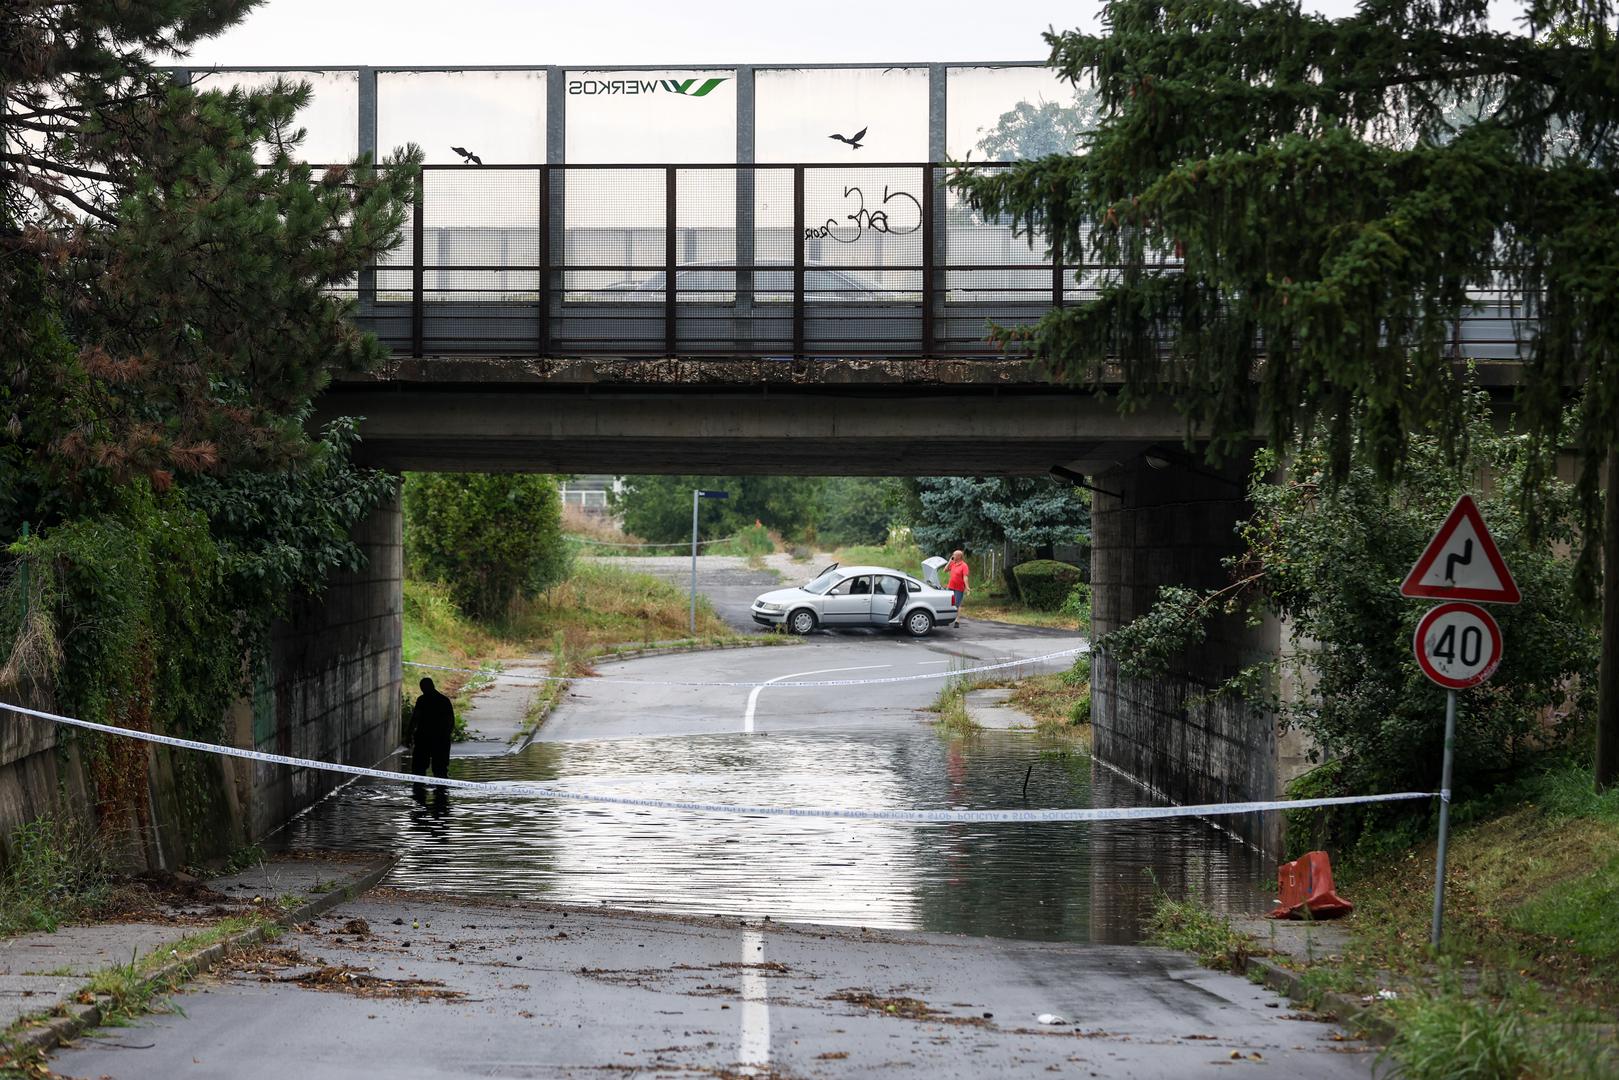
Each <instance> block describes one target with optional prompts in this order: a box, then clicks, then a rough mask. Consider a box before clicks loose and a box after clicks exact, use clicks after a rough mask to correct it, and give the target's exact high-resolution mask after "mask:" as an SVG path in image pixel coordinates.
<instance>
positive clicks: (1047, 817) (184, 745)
mask: <svg viewBox="0 0 1619 1080" xmlns="http://www.w3.org/2000/svg"><path fill="white" fill-rule="evenodd" d="M0 710H6V711H10V712H13V713H16V714H18V715H21V716H31V717H33V718H35V719H37V720H47V721H49V722H51V723H54V724H65V725H67V726H69V727H76V728H82V729H84V730H86V731H99V732H101V733H103V734H106V735H119V736H123V737H125V738H130V739H139V740H141V741H143V742H149V743H156V744H157V745H159V746H172V747H176V748H178V749H181V750H196V751H200V752H202V753H206V754H219V755H221V756H224V757H233V758H241V759H243V760H246V761H262V762H265V763H268V764H272V765H287V766H291V767H293V768H299V769H319V770H322V771H324V772H334V773H343V774H345V775H348V776H364V777H369V778H370V779H373V780H385V781H389V782H391V783H398V784H422V783H432V784H433V785H435V786H438V787H452V788H458V789H461V790H472V791H484V792H511V793H513V794H520V795H529V796H533V797H535V798H540V799H552V800H556V801H559V802H587V803H605V804H607V805H610V806H629V807H636V808H640V809H646V810H681V811H686V812H689V813H697V814H734V815H737V816H740V817H783V818H823V819H831V820H840V821H893V822H904V823H908V824H959V825H983V824H1000V823H1018V822H1022V823H1029V822H1078V821H1144V820H1152V819H1157V818H1181V817H1223V816H1227V815H1231V814H1252V813H1263V812H1265V811H1272V810H1309V809H1313V808H1315V807H1321V806H1352V805H1356V804H1359V803H1377V802H1396V801H1401V800H1407V799H1429V798H1432V797H1433V794H1434V793H1433V792H1431V791H1402V792H1398V793H1395V794H1392V795H1349V796H1341V797H1338V798H1331V799H1275V800H1271V801H1267V802H1244V803H1206V804H1203V805H1199V806H1115V807H1084V808H1072V809H1050V810H862V809H857V808H853V807H819V806H747V805H741V804H737V803H710V802H695V801H689V800H683V799H650V798H641V797H639V796H634V795H608V794H603V793H601V792H595V791H577V790H572V789H569V788H567V787H562V786H558V785H556V784H549V783H541V782H538V781H527V780H490V781H477V780H441V779H432V780H429V779H428V778H426V777H422V776H417V775H415V774H413V773H401V772H390V771H388V770H386V769H370V768H366V767H364V766H361V765H342V764H338V763H337V762H333V761H314V760H311V759H309V758H300V757H290V756H288V755H286V754H269V753H265V752H264V751H262V750H247V749H243V748H242V747H238V746H220V745H218V744H216V743H206V742H198V741H197V740H195V739H181V738H177V737H175V736H173V735H159V734H156V733H154V732H150V731H134V730H131V729H129V728H121V727H114V726H112V725H110V724H98V723H95V722H94V721H90V720H78V719H75V718H73V717H70V716H60V715H58V714H56V713H50V712H43V711H41V710H38V709H29V708H24V707H23V706H21V705H11V704H8V703H6V702H0Z"/></svg>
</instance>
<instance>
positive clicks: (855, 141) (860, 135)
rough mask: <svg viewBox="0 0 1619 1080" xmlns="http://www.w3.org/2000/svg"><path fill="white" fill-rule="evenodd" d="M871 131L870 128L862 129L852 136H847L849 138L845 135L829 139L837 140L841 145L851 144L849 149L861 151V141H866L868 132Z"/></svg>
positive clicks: (831, 136)
mask: <svg viewBox="0 0 1619 1080" xmlns="http://www.w3.org/2000/svg"><path fill="white" fill-rule="evenodd" d="M869 130H870V129H869V128H861V129H860V130H859V131H857V132H855V133H854V134H853V135H850V136H847V137H845V136H843V135H828V136H827V138H829V139H836V140H838V142H840V143H848V144H849V149H851V150H858V149H860V140H861V139H864V138H865V137H866V132H867V131H869Z"/></svg>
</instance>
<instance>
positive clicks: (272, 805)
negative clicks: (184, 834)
mask: <svg viewBox="0 0 1619 1080" xmlns="http://www.w3.org/2000/svg"><path fill="white" fill-rule="evenodd" d="M355 539H356V540H357V541H358V542H359V544H360V546H361V548H362V550H363V551H364V552H365V556H366V566H365V567H364V568H363V569H361V570H359V571H357V572H355V573H352V574H339V575H337V576H336V577H334V578H333V579H332V580H331V581H330V582H329V583H328V585H327V587H326V591H325V592H324V593H323V594H322V595H321V596H320V597H319V598H318V599H315V600H311V601H305V602H304V603H302V604H300V605H299V606H297V607H296V608H295V609H294V610H293V611H292V612H291V613H290V614H289V616H288V617H287V618H286V619H284V620H282V621H280V622H278V623H276V624H275V626H274V627H273V628H272V630H271V634H270V657H269V670H268V672H267V673H266V672H261V673H259V678H258V680H256V686H255V694H254V700H253V703H252V708H251V709H250V710H249V712H250V721H251V725H252V731H251V743H252V745H253V746H254V747H255V748H256V749H259V750H265V751H268V752H270V753H275V754H290V755H292V756H294V757H306V758H313V759H316V760H321V761H337V762H343V763H347V764H353V765H375V764H376V763H378V762H379V761H381V760H383V759H384V758H385V757H387V756H388V755H389V754H390V753H392V752H393V750H394V749H395V748H396V747H397V746H398V745H399V737H400V725H399V691H400V678H399V670H400V648H401V645H402V638H403V617H404V598H403V592H402V585H401V582H402V581H403V579H404V546H403V538H402V532H401V517H400V509H399V501H398V498H397V497H396V498H395V499H394V500H393V501H392V502H391V503H389V504H388V505H386V506H383V507H381V508H379V509H377V510H376V511H374V512H373V513H372V514H371V516H370V517H369V518H367V519H366V520H365V521H363V522H361V523H360V525H359V526H358V527H357V528H356V530H355ZM239 722H240V721H238V723H239ZM252 770H253V780H252V788H253V793H252V815H251V833H252V835H253V837H254V838H258V837H262V836H264V835H265V834H266V833H268V832H269V831H270V830H271V829H274V828H275V827H276V826H278V825H280V824H281V823H282V822H284V821H286V820H287V819H288V818H289V817H291V816H292V815H293V814H295V813H297V812H298V811H299V810H302V809H303V808H304V807H306V806H308V805H310V804H311V803H313V802H314V801H315V800H317V799H319V798H320V797H321V796H323V795H325V794H326V793H327V792H329V791H331V790H332V788H334V787H335V786H337V784H339V783H341V782H342V779H343V778H342V777H340V776H337V775H336V774H333V773H328V772H319V771H315V770H311V769H289V768H286V767H284V766H280V765H261V764H258V763H253V765H252Z"/></svg>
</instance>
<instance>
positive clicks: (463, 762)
mask: <svg viewBox="0 0 1619 1080" xmlns="http://www.w3.org/2000/svg"><path fill="white" fill-rule="evenodd" d="M450 768H451V775H452V776H455V777H459V778H463V779H469V780H565V781H567V782H568V785H569V786H570V787H575V788H587V789H591V790H599V791H602V792H613V793H621V794H634V795H637V796H644V797H649V798H666V799H679V800H689V801H704V802H728V803H739V804H747V805H764V804H773V805H780V806H813V807H885V808H892V809H941V808H960V809H1000V808H1016V807H1031V808H1040V807H1082V806H1138V805H1143V804H1144V803H1146V802H1148V801H1149V800H1147V799H1146V797H1145V796H1144V794H1143V793H1142V792H1141V791H1140V790H1139V789H1137V788H1136V787H1135V786H1134V785H1133V784H1131V783H1130V782H1128V781H1127V780H1124V779H1122V778H1120V777H1119V776H1117V775H1116V774H1114V773H1112V772H1111V771H1109V770H1107V769H1105V768H1103V767H1100V766H1096V765H1094V764H1093V762H1092V761H1091V759H1090V758H1088V757H1085V756H1083V755H1078V754H1075V753H1073V752H1072V751H1071V750H1065V749H1061V748H1058V747H1055V746H1053V745H1051V744H1049V743H1045V742H1043V741H1042V740H1041V739H1039V738H1038V737H1036V736H1033V735H1028V734H1018V733H1010V732H993V731H992V732H984V733H982V734H980V735H976V736H973V737H970V738H966V739H960V740H951V739H948V738H946V737H944V736H942V735H940V734H938V733H937V732H935V731H934V730H933V729H932V728H931V727H925V726H921V725H918V727H917V728H916V729H914V730H911V731H906V732H904V733H898V734H896V733H895V732H893V731H884V732H873V733H835V732H827V733H814V734H771V735H740V734H739V735H713V736H694V737H684V738H663V739H640V740H621V741H611V742H608V741H603V742H574V743H552V744H547V743H537V744H535V745H533V746H530V747H529V748H528V749H527V750H525V751H523V752H522V753H520V754H515V755H509V756H503V757H490V758H457V759H453V760H452V762H451V765H450ZM1025 777H1027V781H1028V791H1027V797H1026V798H1025V796H1024V793H1023V787H1024V781H1025ZM287 831H288V833H289V834H290V835H289V840H290V841H291V842H293V843H295V844H297V845H300V846H308V847H320V848H337V849H344V848H363V849H366V850H376V849H378V848H385V849H388V850H392V851H394V852H396V853H397V854H398V855H399V857H400V861H399V865H398V866H397V868H396V869H395V870H394V871H393V873H392V875H391V877H390V878H389V879H388V881H387V883H388V884H390V885H392V886H395V887H398V888H402V889H423V890H433V891H447V892H454V893H458V894H462V895H471V896H491V897H511V898H518V899H526V900H543V901H549V902H555V903H568V904H602V905H609V906H613V907H622V908H634V909H642V910H655V911H669V912H682V913H694V914H701V915H711V914H727V915H742V916H747V917H750V918H760V917H763V916H766V915H768V916H770V917H771V918H772V919H776V920H778V921H796V922H819V923H839V924H847V925H855V926H868V927H887V928H901V929H921V930H931V931H942V932H949V933H965V934H976V935H986V936H997V937H1010V938H1023V939H1033V940H1047V941H1080V942H1083V941H1094V942H1108V943H1118V944H1125V943H1130V942H1134V941H1136V940H1138V939H1139V936H1140V934H1139V922H1140V918H1141V916H1142V914H1143V913H1144V912H1145V911H1146V910H1147V909H1148V908H1149V907H1150V905H1151V900H1152V897H1153V895H1154V894H1155V892H1157V891H1158V890H1160V889H1162V890H1165V891H1168V892H1169V893H1170V894H1171V895H1175V896H1183V895H1187V894H1188V893H1191V892H1196V893H1197V894H1198V895H1200V896H1201V897H1203V898H1204V899H1205V900H1207V901H1208V902H1210V903H1213V904H1215V905H1216V906H1218V907H1221V908H1224V909H1226V910H1231V911H1237V912H1262V911H1265V910H1268V908H1269V906H1270V903H1269V897H1270V896H1271V895H1272V892H1273V889H1272V887H1271V882H1273V881H1274V879H1273V878H1270V880H1269V881H1267V876H1268V875H1269V874H1270V870H1269V866H1268V864H1267V863H1265V862H1264V861H1263V860H1262V858H1261V856H1260V855H1259V853H1258V852H1257V851H1255V850H1254V849H1252V848H1250V847H1248V846H1247V845H1245V844H1243V843H1241V842H1240V841H1238V840H1236V839H1234V838H1232V837H1231V836H1229V835H1228V834H1226V833H1224V832H1221V831H1220V830H1218V829H1215V828H1214V827H1213V826H1211V825H1210V824H1208V823H1207V822H1205V821H1200V820H1197V819H1195V818H1179V819H1168V820H1162V821H1133V822H1129V821H1127V822H1105V823H1062V824H1038V823H1037V824H985V825H956V824H937V825H934V824H929V825H913V824H895V823H885V822H870V821H828V820H821V819H791V818H759V817H751V818H749V817H742V816H737V815H715V814H696V813H687V812H670V811H662V810H650V809H643V808H634V807H621V806H609V805H602V804H586V803H558V802H554V801H550V800H543V799H538V798H534V797H532V796H525V795H515V794H512V793H510V792H499V793H496V792H491V793H489V794H487V795H486V794H483V793H479V792H464V791H450V792H448V793H442V789H441V794H440V797H439V799H438V800H437V801H436V804H435V801H434V800H432V798H431V797H430V802H429V805H428V806H426V807H422V806H419V805H417V804H416V803H415V802H413V801H412V798H411V792H410V790H409V789H408V788H405V787H403V786H402V785H397V784H382V783H372V782H369V781H361V782H357V783H355V784H352V785H350V786H349V787H347V788H344V789H343V790H341V791H339V792H338V793H336V794H335V795H333V796H332V797H331V798H330V799H328V800H327V801H326V802H325V803H323V804H321V805H320V806H318V807H317V808H316V809H314V810H313V811H312V812H310V813H309V814H306V815H305V816H304V817H302V818H300V819H298V820H297V821H296V822H294V823H293V824H292V825H291V826H290V827H289V828H288V830H287Z"/></svg>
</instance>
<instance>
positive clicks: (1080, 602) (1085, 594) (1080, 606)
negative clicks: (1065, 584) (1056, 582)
mask: <svg viewBox="0 0 1619 1080" xmlns="http://www.w3.org/2000/svg"><path fill="white" fill-rule="evenodd" d="M1060 610H1061V613H1062V614H1063V615H1066V616H1067V617H1068V618H1070V619H1073V620H1074V621H1075V622H1077V623H1079V628H1080V629H1081V630H1088V629H1090V625H1091V587H1090V586H1089V585H1088V584H1086V583H1085V582H1083V581H1076V582H1075V583H1074V585H1073V587H1072V588H1070V589H1069V590H1068V596H1067V597H1066V598H1064V600H1063V602H1062V608H1061V609H1060Z"/></svg>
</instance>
